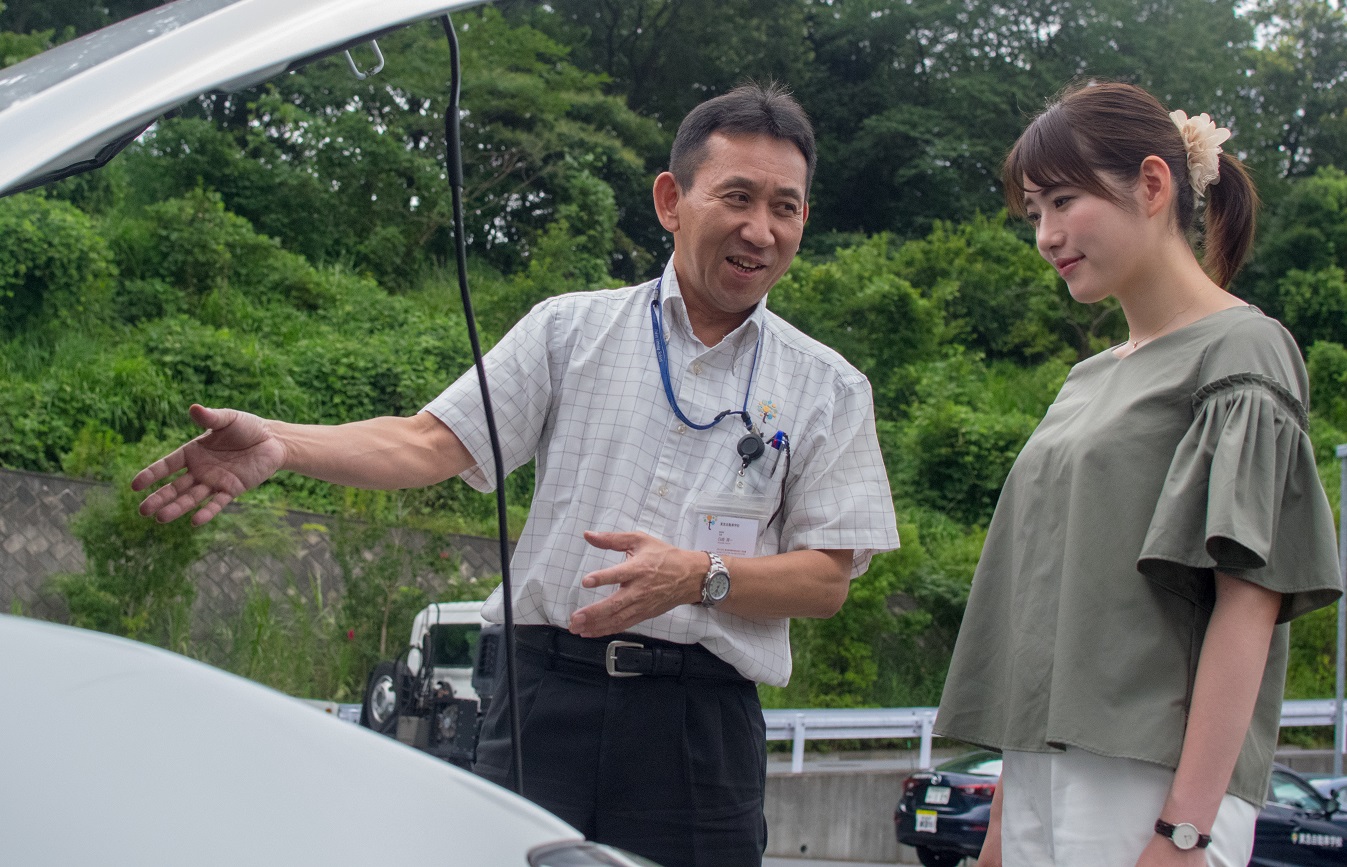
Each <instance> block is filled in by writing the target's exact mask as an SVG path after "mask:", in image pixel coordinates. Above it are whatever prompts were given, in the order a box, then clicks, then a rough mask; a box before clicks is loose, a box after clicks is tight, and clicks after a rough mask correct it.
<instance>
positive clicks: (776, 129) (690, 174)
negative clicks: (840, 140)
mask: <svg viewBox="0 0 1347 867" xmlns="http://www.w3.org/2000/svg"><path fill="white" fill-rule="evenodd" d="M717 132H718V133H720V134H721V135H731V136H732V135H769V136H771V137H772V138H777V139H781V140H783V141H788V142H790V143H792V144H794V145H795V146H796V147H797V148H799V149H800V153H801V154H802V155H803V156H804V161H805V166H806V168H805V181H804V192H805V195H806V196H808V195H809V185H810V184H811V183H812V182H813V180H814V163H815V161H816V157H817V154H816V152H815V149H814V127H813V124H811V123H810V122H809V116H808V115H807V114H805V113H804V109H803V108H801V107H800V104H799V103H798V102H796V101H795V97H793V96H791V95H790V91H789V90H787V89H786V88H785V87H784V86H782V85H780V84H777V83H776V82H772V83H770V84H766V85H761V84H757V83H752V82H750V83H749V84H742V85H740V86H739V87H736V88H735V89H734V90H731V91H730V92H728V93H724V94H721V95H720V96H717V97H715V98H713V99H708V100H707V101H706V102H703V103H702V104H701V105H699V106H697V107H696V108H694V109H693V110H692V111H690V112H688V116H687V117H685V118H683V122H682V123H681V124H679V125H678V135H676V136H675V137H674V143H673V148H672V149H670V151H669V171H670V172H672V173H673V176H674V180H675V181H677V182H678V187H679V189H682V190H687V189H690V188H691V187H692V184H693V181H694V180H695V179H696V175H697V169H699V168H701V165H702V162H703V161H704V160H705V159H706V140H707V139H708V138H710V137H711V134H712V133H717Z"/></svg>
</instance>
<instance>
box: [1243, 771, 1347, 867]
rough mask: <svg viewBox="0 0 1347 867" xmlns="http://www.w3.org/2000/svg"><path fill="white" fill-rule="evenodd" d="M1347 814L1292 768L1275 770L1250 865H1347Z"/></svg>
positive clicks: (1337, 803) (1260, 817) (1282, 866)
mask: <svg viewBox="0 0 1347 867" xmlns="http://www.w3.org/2000/svg"><path fill="white" fill-rule="evenodd" d="M1344 838H1347V813H1343V812H1342V803H1341V802H1340V801H1335V800H1330V799H1328V798H1325V797H1324V796H1323V795H1321V794H1319V793H1318V792H1317V791H1315V789H1314V786H1313V785H1311V784H1310V782H1309V781H1308V780H1306V779H1305V778H1304V777H1302V776H1300V775H1299V774H1297V773H1296V772H1295V771H1292V770H1291V769H1290V768H1285V767H1282V766H1281V765H1277V766H1276V767H1274V768H1273V769H1272V785H1271V786H1270V787H1269V789H1268V799H1267V804H1265V805H1264V806H1263V809H1262V811H1261V812H1260V813H1259V814H1258V828H1257V831H1256V832H1255V834H1254V842H1253V860H1251V861H1250V862H1249V867H1292V865H1294V867H1311V865H1313V867H1318V865H1322V864H1334V865H1347V847H1344V842H1343V841H1344Z"/></svg>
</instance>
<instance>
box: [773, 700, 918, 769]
mask: <svg viewBox="0 0 1347 867" xmlns="http://www.w3.org/2000/svg"><path fill="white" fill-rule="evenodd" d="M762 716H763V719H765V720H766V721H767V740H769V741H791V742H792V746H791V758H790V770H791V773H793V774H798V773H800V772H801V771H803V770H804V742H805V741H807V740H810V741H814V740H834V741H835V740H852V739H855V740H865V739H867V738H921V751H920V756H919V762H920V764H919V765H918V767H922V768H929V767H930V766H931V740H932V738H933V737H934V735H933V734H932V732H931V727H932V726H933V725H935V708H933V707H907V708H838V709H833V710H764V711H763V712H762Z"/></svg>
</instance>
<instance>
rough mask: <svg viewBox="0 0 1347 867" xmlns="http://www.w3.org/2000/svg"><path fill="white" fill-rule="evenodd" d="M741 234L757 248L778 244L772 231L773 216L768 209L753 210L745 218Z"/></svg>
mask: <svg viewBox="0 0 1347 867" xmlns="http://www.w3.org/2000/svg"><path fill="white" fill-rule="evenodd" d="M739 234H740V235H741V236H742V237H743V239H744V240H745V241H747V242H748V243H750V244H752V245H753V246H755V247H770V246H772V244H773V243H775V242H776V234H775V233H774V232H773V231H772V214H771V211H770V210H768V209H767V208H751V209H750V210H749V212H748V215H747V216H746V217H745V218H744V225H743V226H742V228H741V229H740V230H739Z"/></svg>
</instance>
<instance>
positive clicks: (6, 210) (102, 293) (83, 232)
mask: <svg viewBox="0 0 1347 867" xmlns="http://www.w3.org/2000/svg"><path fill="white" fill-rule="evenodd" d="M115 273H116V271H115V268H114V267H113V264H112V259H111V255H110V253H109V251H108V247H107V244H106V243H104V241H103V238H102V237H101V236H100V235H99V234H98V233H97V232H96V231H95V229H94V227H93V223H92V222H91V221H90V219H89V218H88V217H87V216H85V215H84V213H82V212H81V211H79V210H78V209H76V208H75V207H74V206H73V205H71V204H68V203H66V202H61V201H56V200H53V199H47V198H43V197H42V196H40V195H37V194H34V193H25V194H21V195H17V196H10V197H8V198H4V199H0V334H9V335H13V334H15V333H17V332H19V331H21V330H23V329H29V328H34V327H37V326H40V325H42V324H44V323H47V322H52V321H56V322H61V323H65V324H67V325H69V324H71V323H73V322H77V321H87V320H88V318H89V317H97V316H99V315H101V313H102V311H103V309H104V305H105V304H106V302H107V300H108V295H109V290H110V285H111V279H112V277H113V276H114V274H115Z"/></svg>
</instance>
